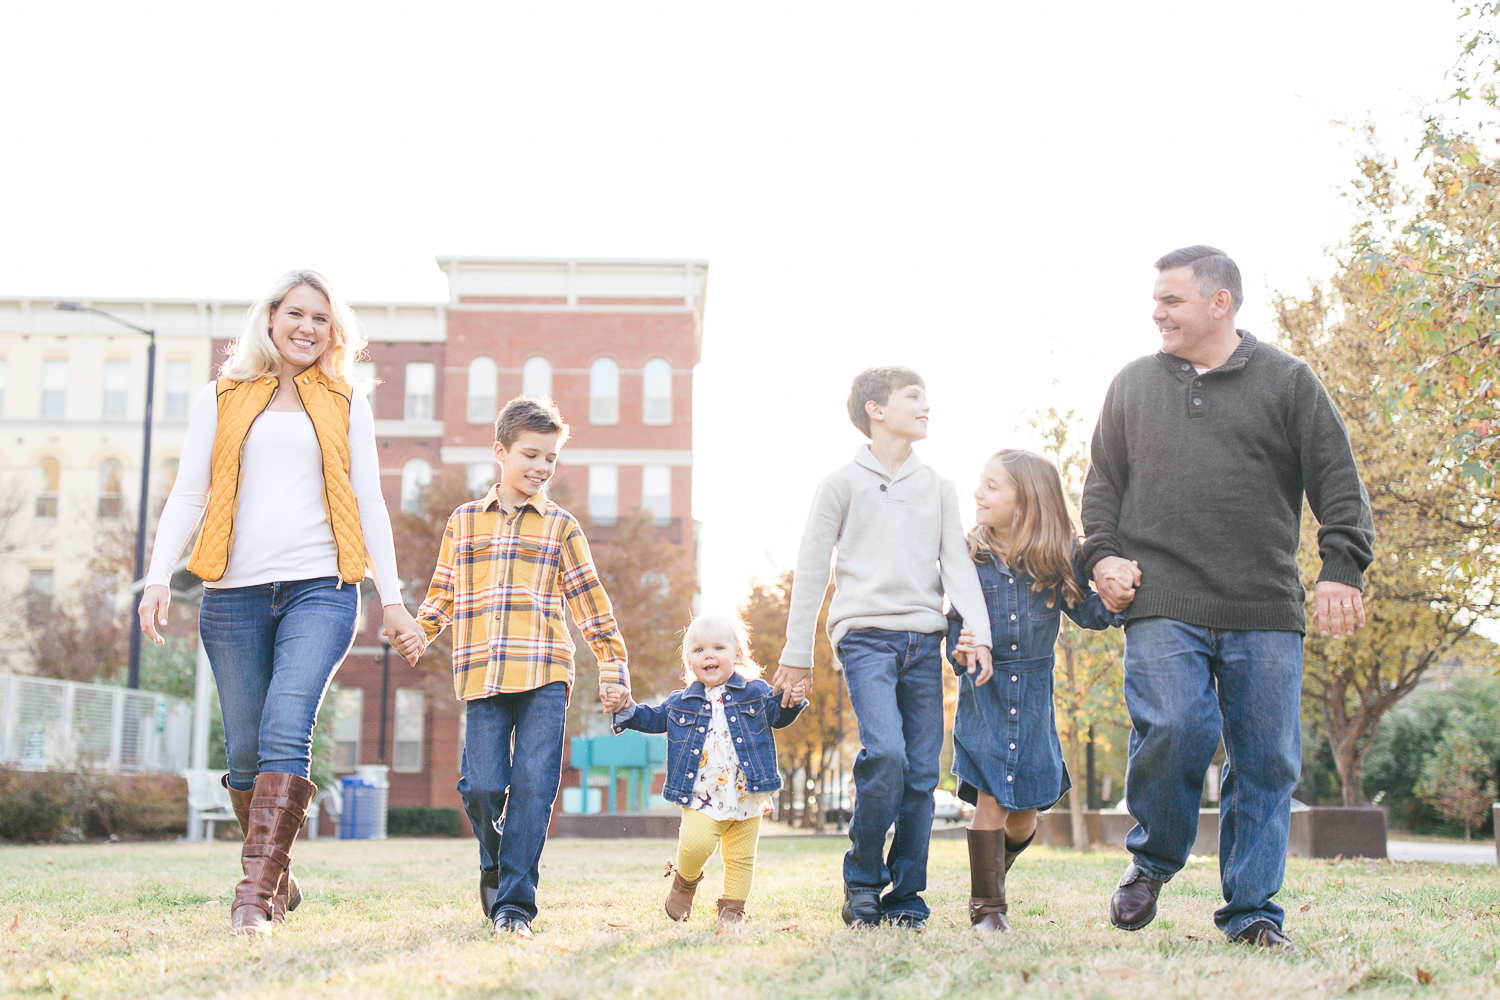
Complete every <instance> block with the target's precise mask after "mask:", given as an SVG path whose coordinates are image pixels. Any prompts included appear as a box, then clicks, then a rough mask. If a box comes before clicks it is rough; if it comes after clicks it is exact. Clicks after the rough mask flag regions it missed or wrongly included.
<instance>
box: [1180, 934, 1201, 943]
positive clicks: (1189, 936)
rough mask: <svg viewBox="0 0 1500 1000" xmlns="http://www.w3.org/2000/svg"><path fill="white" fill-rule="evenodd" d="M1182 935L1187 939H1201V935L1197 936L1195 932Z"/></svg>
mask: <svg viewBox="0 0 1500 1000" xmlns="http://www.w3.org/2000/svg"><path fill="white" fill-rule="evenodd" d="M1183 937H1185V938H1187V939H1188V940H1189V941H1202V940H1203V939H1202V938H1201V937H1199V936H1198V935H1196V934H1184V935H1183Z"/></svg>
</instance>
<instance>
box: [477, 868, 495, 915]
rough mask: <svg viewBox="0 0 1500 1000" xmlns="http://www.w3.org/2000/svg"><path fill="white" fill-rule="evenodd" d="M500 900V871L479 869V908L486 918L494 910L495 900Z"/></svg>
mask: <svg viewBox="0 0 1500 1000" xmlns="http://www.w3.org/2000/svg"><path fill="white" fill-rule="evenodd" d="M499 898H500V869H498V868H481V869H479V908H480V909H481V910H483V911H484V915H485V916H486V917H488V916H489V915H490V911H491V910H493V909H494V908H495V900H497V899H499Z"/></svg>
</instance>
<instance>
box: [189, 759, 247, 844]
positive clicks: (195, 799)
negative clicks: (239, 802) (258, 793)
mask: <svg viewBox="0 0 1500 1000" xmlns="http://www.w3.org/2000/svg"><path fill="white" fill-rule="evenodd" d="M226 773H227V772H224V771H210V770H207V769H206V768H196V767H190V768H188V769H187V770H185V771H183V772H182V776H183V777H184V778H186V779H187V786H188V832H187V835H188V840H213V839H214V826H215V825H216V824H218V823H235V822H238V821H237V820H236V819H235V815H234V803H233V802H231V801H230V799H229V789H227V788H225V787H224V786H223V785H222V784H220V782H219V779H220V778H222V777H223V776H224V775H225V774H226Z"/></svg>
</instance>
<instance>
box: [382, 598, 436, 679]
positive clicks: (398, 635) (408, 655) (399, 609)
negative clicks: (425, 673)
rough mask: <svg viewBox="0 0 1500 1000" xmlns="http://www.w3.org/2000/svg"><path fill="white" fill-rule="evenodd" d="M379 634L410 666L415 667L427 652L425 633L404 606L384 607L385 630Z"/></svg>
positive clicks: (388, 605) (390, 605)
mask: <svg viewBox="0 0 1500 1000" xmlns="http://www.w3.org/2000/svg"><path fill="white" fill-rule="evenodd" d="M380 634H381V635H383V636H385V640H386V642H389V643H390V644H391V645H392V646H394V647H395V649H396V652H398V653H400V654H401V655H402V656H403V657H404V658H405V659H406V662H407V663H410V664H411V665H412V666H416V665H417V661H418V660H420V659H421V658H422V654H423V653H424V652H426V651H427V633H425V632H423V631H422V626H420V625H418V624H417V620H416V619H415V618H413V617H412V616H411V612H410V611H407V610H406V605H404V604H387V605H386V606H385V628H383V629H381V630H380Z"/></svg>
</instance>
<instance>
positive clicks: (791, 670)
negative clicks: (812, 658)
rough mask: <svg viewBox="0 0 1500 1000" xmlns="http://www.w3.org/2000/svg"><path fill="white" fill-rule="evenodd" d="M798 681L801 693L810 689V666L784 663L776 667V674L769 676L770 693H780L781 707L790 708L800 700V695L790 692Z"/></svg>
mask: <svg viewBox="0 0 1500 1000" xmlns="http://www.w3.org/2000/svg"><path fill="white" fill-rule="evenodd" d="M799 683H800V684H801V685H802V691H803V694H806V693H807V692H808V691H811V690H812V686H813V685H812V668H811V667H789V666H787V665H786V664H779V665H778V666H777V667H776V676H775V677H772V678H771V693H772V694H780V695H781V707H782V708H791V707H792V706H793V705H796V704H798V703H799V702H801V701H802V698H801V697H800V696H794V695H793V694H792V689H793V688H794V687H796V686H797V684H799Z"/></svg>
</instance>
